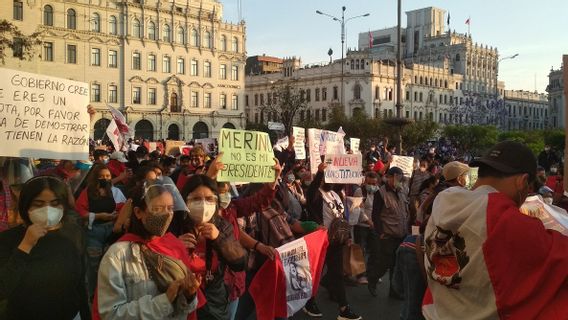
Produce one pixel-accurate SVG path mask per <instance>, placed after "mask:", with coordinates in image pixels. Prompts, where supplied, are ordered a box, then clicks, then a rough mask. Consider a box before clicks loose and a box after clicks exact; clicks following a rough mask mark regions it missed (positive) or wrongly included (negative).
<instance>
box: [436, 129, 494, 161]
mask: <svg viewBox="0 0 568 320" xmlns="http://www.w3.org/2000/svg"><path fill="white" fill-rule="evenodd" d="M443 136H444V137H446V138H449V139H451V140H452V141H454V142H455V143H456V144H457V146H458V147H459V149H460V150H461V151H462V152H468V153H471V154H473V155H482V154H483V153H485V151H486V150H487V149H488V148H490V147H491V146H493V145H494V144H495V143H497V137H498V131H497V128H495V127H494V126H479V125H472V126H458V125H451V126H446V127H444V130H443Z"/></svg>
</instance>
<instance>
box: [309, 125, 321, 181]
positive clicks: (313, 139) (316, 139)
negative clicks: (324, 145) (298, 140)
mask: <svg viewBox="0 0 568 320" xmlns="http://www.w3.org/2000/svg"><path fill="white" fill-rule="evenodd" d="M320 140H321V130H320V129H313V128H310V129H308V151H309V152H310V172H311V173H312V174H316V173H317V171H318V166H319V165H320V163H321V153H320Z"/></svg>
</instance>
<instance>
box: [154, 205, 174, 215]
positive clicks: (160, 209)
mask: <svg viewBox="0 0 568 320" xmlns="http://www.w3.org/2000/svg"><path fill="white" fill-rule="evenodd" d="M148 211H150V213H152V214H160V213H164V212H167V213H172V212H174V206H151V207H149V208H148Z"/></svg>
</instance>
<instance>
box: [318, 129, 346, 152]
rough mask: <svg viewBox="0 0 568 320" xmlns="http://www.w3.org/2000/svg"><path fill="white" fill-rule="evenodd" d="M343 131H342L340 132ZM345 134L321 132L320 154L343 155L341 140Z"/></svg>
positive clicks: (343, 148) (343, 147)
mask: <svg viewBox="0 0 568 320" xmlns="http://www.w3.org/2000/svg"><path fill="white" fill-rule="evenodd" d="M341 131H343V130H341ZM344 137H345V133H343V132H333V131H329V130H321V136H320V154H342V153H345V145H344V143H343V138H344Z"/></svg>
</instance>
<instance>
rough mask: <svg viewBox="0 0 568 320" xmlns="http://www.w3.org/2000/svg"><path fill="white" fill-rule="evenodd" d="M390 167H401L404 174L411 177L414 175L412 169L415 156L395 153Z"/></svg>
mask: <svg viewBox="0 0 568 320" xmlns="http://www.w3.org/2000/svg"><path fill="white" fill-rule="evenodd" d="M390 167H391V168H393V167H399V168H400V169H401V170H402V172H403V173H404V176H405V177H407V178H410V177H411V176H412V170H413V169H414V158H413V157H403V156H397V155H393V156H392V162H391V164H390Z"/></svg>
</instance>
